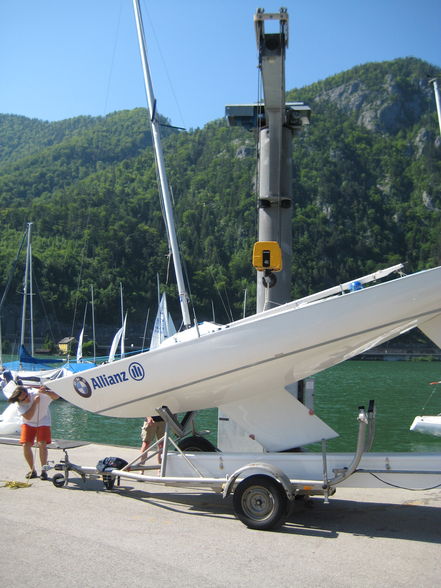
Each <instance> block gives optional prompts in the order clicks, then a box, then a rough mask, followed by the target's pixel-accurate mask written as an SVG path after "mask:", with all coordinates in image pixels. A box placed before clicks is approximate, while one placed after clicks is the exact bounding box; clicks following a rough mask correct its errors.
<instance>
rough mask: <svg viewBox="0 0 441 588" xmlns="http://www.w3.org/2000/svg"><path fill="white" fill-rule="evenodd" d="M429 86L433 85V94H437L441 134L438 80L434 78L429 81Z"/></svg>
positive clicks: (440, 130) (440, 123) (439, 121)
mask: <svg viewBox="0 0 441 588" xmlns="http://www.w3.org/2000/svg"><path fill="white" fill-rule="evenodd" d="M429 84H432V85H433V92H434V94H435V103H436V112H437V113H438V124H439V132H440V134H441V105H440V99H439V91H438V80H437V78H432V79H431V80H429Z"/></svg>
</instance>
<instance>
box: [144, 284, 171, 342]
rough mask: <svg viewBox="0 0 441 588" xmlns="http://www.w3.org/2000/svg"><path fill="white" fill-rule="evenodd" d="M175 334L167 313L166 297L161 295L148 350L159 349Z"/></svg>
mask: <svg viewBox="0 0 441 588" xmlns="http://www.w3.org/2000/svg"><path fill="white" fill-rule="evenodd" d="M175 333H176V327H175V325H174V323H173V319H172V317H171V315H170V313H169V312H168V306H167V296H166V294H165V293H164V294H162V296H161V300H160V302H159V307H158V312H157V314H156V318H155V323H154V325H153V333H152V338H151V339H150V350H152V349H156V348H157V347H159V346H160V345H161V344H162V343H163V342H164V341H165V340H166V339H168V338H169V337H171V336H172V335H174V334H175Z"/></svg>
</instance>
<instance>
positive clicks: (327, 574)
mask: <svg viewBox="0 0 441 588" xmlns="http://www.w3.org/2000/svg"><path fill="white" fill-rule="evenodd" d="M137 453H138V452H137V450H136V449H133V448H123V447H115V446H109V445H96V444H86V445H82V446H78V447H75V448H72V449H69V457H70V459H71V461H73V462H75V463H77V464H80V465H82V466H95V465H96V464H97V462H98V461H99V460H100V459H102V458H103V457H107V456H116V457H122V458H124V459H126V460H127V461H130V460H131V459H132V458H135V457H136V455H137ZM61 458H62V452H61V451H60V450H59V449H50V450H49V459H50V460H53V461H55V462H58V461H59V460H60V459H61ZM26 471H27V466H26V463H25V461H24V458H23V455H22V450H21V447H19V446H17V445H16V444H8V443H0V504H1V509H0V517H1V530H2V531H1V536H2V548H1V549H0V579H1V584H2V585H3V586H14V587H21V586H35V587H40V586H45V587H52V586H54V587H55V586H57V587H59V586H69V587H77V586H78V587H80V586H81V587H84V586H93V587H101V586H106V587H109V586H130V587H136V586H143V588H145V586H151V585H153V584H154V585H155V586H167V587H168V586H179V587H181V586H182V587H186V586H192V587H199V586H200V587H204V588H206V587H207V586H208V587H210V588H211V587H218V586H219V587H221V586H222V587H224V586H228V585H230V586H236V587H255V586H256V585H261V584H267V583H270V585H271V586H274V587H285V586H286V587H288V586H289V587H293V586H302V587H310V586H311V587H312V586H314V587H315V586H323V585H333V586H337V587H346V586H347V587H353V586H357V588H360V587H367V586H372V587H373V586H375V587H377V586H382V587H385V586H386V587H387V586H391V587H392V586H393V587H399V586H411V585H416V586H418V587H419V588H423V587H433V586H437V585H439V581H440V574H441V564H440V553H441V551H440V543H441V488H438V489H434V490H426V491H417V492H411V491H408V490H399V489H390V490H389V489H388V490H376V489H375V490H372V489H360V490H354V489H344V488H341V489H337V493H336V494H335V496H334V497H332V498H331V500H330V503H329V504H324V502H323V500H322V499H320V498H314V499H313V500H312V505H311V506H306V505H305V504H303V502H301V501H296V503H295V506H294V509H293V511H292V514H291V515H290V517H289V519H288V522H287V523H286V524H285V525H284V526H283V527H282V528H281V529H280V530H279V531H277V532H264V531H253V530H250V529H247V528H246V527H245V526H244V525H243V524H242V523H240V522H239V521H238V520H237V519H236V518H235V516H234V513H233V508H232V501H231V498H229V499H227V500H224V499H223V498H222V497H221V496H219V495H216V494H214V493H212V492H203V493H202V492H200V491H193V490H188V489H183V488H177V489H175V488H171V487H165V486H160V485H156V484H148V483H141V482H136V481H132V480H130V481H128V480H121V485H120V487H119V488H117V487H116V486H115V489H114V490H112V491H109V490H105V489H104V487H103V484H102V483H101V481H99V480H94V479H88V480H87V481H86V484H83V482H82V480H81V478H80V477H79V476H77V474H75V473H73V472H72V473H71V477H70V478H69V484H68V485H67V486H66V487H63V488H56V487H55V486H54V485H53V484H52V483H51V482H50V481H46V482H45V481H42V480H40V479H39V478H37V479H33V480H31V481H30V483H31V486H30V487H27V488H17V489H13V488H10V487H9V486H7V485H5V484H6V483H7V482H8V481H19V482H24V481H25V478H24V475H25V473H26ZM54 473H55V472H54V470H51V471H50V472H49V475H50V476H52V475H53V474H54ZM440 484H441V480H440Z"/></svg>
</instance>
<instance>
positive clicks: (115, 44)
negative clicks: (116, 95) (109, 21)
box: [104, 2, 123, 113]
mask: <svg viewBox="0 0 441 588" xmlns="http://www.w3.org/2000/svg"><path fill="white" fill-rule="evenodd" d="M122 6H123V3H122V2H120V5H119V12H118V19H117V23H116V31H115V35H114V42H113V49H112V56H111V58H110V68H109V73H108V76H107V87H106V95H105V97H104V112H105V113H106V112H107V107H108V103H109V95H110V85H111V81H112V75H113V70H114V65H115V55H116V49H117V46H118V40H119V36H120V26H121V13H122Z"/></svg>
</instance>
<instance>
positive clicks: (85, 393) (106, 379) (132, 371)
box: [73, 361, 145, 398]
mask: <svg viewBox="0 0 441 588" xmlns="http://www.w3.org/2000/svg"><path fill="white" fill-rule="evenodd" d="M144 377H145V371H144V368H143V367H142V365H141V364H140V363H138V362H137V361H133V362H132V363H131V364H130V365H129V367H128V369H127V370H121V371H120V372H116V373H113V374H101V375H99V376H95V377H93V378H90V379H89V380H88V379H86V378H84V377H83V376H77V377H76V378H74V381H73V386H74V389H75V391H76V392H77V393H78V394H79V395H80V396H82V397H83V398H89V397H90V396H91V395H92V389H93V390H97V389H102V388H108V387H109V386H115V384H122V383H124V382H129V381H130V380H135V381H137V382H139V381H141V380H143V379H144Z"/></svg>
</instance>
